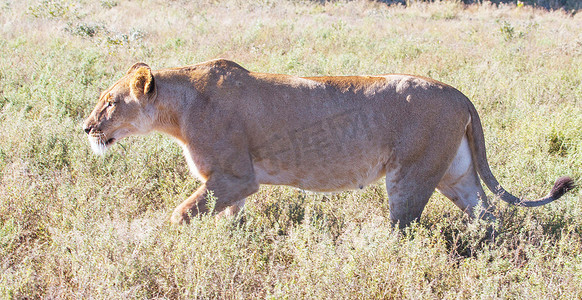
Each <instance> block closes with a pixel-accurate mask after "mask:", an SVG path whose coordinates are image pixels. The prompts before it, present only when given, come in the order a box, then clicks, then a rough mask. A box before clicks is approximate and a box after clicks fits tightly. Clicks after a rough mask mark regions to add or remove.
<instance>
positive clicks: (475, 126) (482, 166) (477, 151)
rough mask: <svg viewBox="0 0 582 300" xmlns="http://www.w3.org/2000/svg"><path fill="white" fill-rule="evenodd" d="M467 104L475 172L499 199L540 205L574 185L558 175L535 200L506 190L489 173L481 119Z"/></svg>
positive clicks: (518, 203)
mask: <svg viewBox="0 0 582 300" xmlns="http://www.w3.org/2000/svg"><path fill="white" fill-rule="evenodd" d="M467 104H468V106H469V111H470V114H471V123H470V124H469V126H468V127H469V128H468V130H467V136H468V139H469V145H470V147H471V154H472V156H473V160H474V161H475V164H476V167H477V172H478V173H479V176H480V177H481V179H482V180H483V182H485V185H487V187H488V188H489V190H491V192H493V193H494V194H496V195H497V196H498V197H499V198H501V200H503V201H505V202H507V203H510V204H513V205H517V206H525V207H535V206H541V205H544V204H547V203H550V202H552V201H554V200H557V199H559V198H560V197H562V195H564V194H565V193H566V192H568V191H569V190H571V189H573V188H574V187H575V185H574V180H572V178H570V177H567V176H566V177H560V178H558V180H556V183H555V184H554V187H553V188H552V190H551V191H550V193H548V195H546V196H545V197H543V198H540V199H536V200H531V201H530V200H526V199H520V198H517V197H515V196H514V195H512V194H510V193H509V192H507V191H506V190H505V189H504V188H503V187H502V186H501V185H500V184H499V182H498V181H497V179H496V178H495V176H493V173H491V169H490V168H489V163H488V162H487V154H486V152H485V138H484V136H483V127H482V126H481V120H480V119H479V115H478V114H477V110H476V109H475V107H474V106H473V104H472V103H471V102H470V101H467Z"/></svg>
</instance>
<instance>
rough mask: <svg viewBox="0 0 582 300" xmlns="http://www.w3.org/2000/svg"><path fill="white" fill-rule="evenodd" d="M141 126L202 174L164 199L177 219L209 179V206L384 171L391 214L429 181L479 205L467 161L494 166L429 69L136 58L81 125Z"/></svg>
mask: <svg viewBox="0 0 582 300" xmlns="http://www.w3.org/2000/svg"><path fill="white" fill-rule="evenodd" d="M111 101H114V104H113V105H112V106H109V103H110V102H111ZM152 130H157V131H161V132H164V133H167V134H169V135H170V136H172V137H174V138H175V139H176V140H177V141H178V142H179V143H180V144H181V145H182V147H183V148H184V154H185V156H186V159H187V161H188V164H189V166H190V168H191V170H192V173H193V174H195V175H196V176H198V177H199V178H200V180H201V181H202V182H203V184H202V186H201V187H200V188H199V189H198V190H197V191H196V192H195V193H194V194H193V195H192V196H190V197H189V198H188V199H186V200H185V201H184V202H183V203H182V204H180V205H179V206H178V207H177V208H176V210H175V211H174V213H173V215H172V221H173V222H176V223H183V222H188V221H189V219H190V218H191V216H195V215H197V214H199V213H205V212H207V211H208V208H207V204H206V201H207V200H206V197H207V195H208V192H209V191H212V192H213V193H214V196H215V197H216V199H217V202H216V206H215V211H216V212H222V211H224V213H225V214H234V213H236V212H237V211H238V209H239V208H241V207H242V206H243V205H244V199H245V198H246V197H247V196H249V195H251V194H253V193H254V192H256V191H257V190H258V188H259V185H260V184H277V185H290V186H294V187H297V188H301V189H306V190H313V191H340V190H345V189H358V188H363V187H364V186H366V185H368V184H370V183H373V182H375V181H377V180H378V179H379V178H381V177H383V176H386V187H387V190H388V195H389V203H390V216H391V218H392V220H393V221H394V222H395V223H399V224H400V226H405V225H407V224H409V223H410V222H412V221H414V220H416V219H418V218H419V217H420V215H421V213H422V210H423V209H424V206H425V205H426V203H427V201H428V199H429V198H430V196H431V194H432V193H433V191H434V190H435V188H438V189H439V190H441V191H442V192H443V194H445V195H446V196H447V197H449V198H451V200H453V201H454V202H455V204H457V205H458V206H459V207H460V208H461V209H463V210H464V211H466V212H467V213H469V214H471V215H473V213H474V212H473V210H474V207H475V206H476V205H477V204H478V203H479V201H481V202H482V203H483V206H484V207H485V209H487V208H489V204H488V202H487V199H486V197H485V195H484V192H483V189H482V188H481V185H480V182H479V176H478V175H477V173H478V172H479V174H481V175H482V176H483V174H485V176H486V178H485V179H486V183H487V185H488V186H489V187H491V185H492V182H493V181H492V180H494V177H493V175H492V174H487V170H489V167H488V164H487V160H486V156H485V150H484V149H485V146H484V140H483V138H482V136H483V134H482V129H481V125H480V122H479V117H478V115H477V113H476V111H475V109H474V107H473V105H472V104H471V102H470V101H469V100H468V99H467V98H466V97H465V96H464V95H463V94H462V93H460V92H459V91H457V90H456V89H454V88H452V87H450V86H448V85H445V84H443V83H440V82H437V81H434V80H432V79H428V78H422V77H415V76H409V75H382V76H349V77H347V76H346V77H305V78H301V77H294V76H287V75H275V74H263V73H254V72H249V71H247V70H245V69H244V68H242V67H241V66H239V65H238V64H236V63H234V62H231V61H227V60H214V61H209V62H205V63H201V64H198V65H193V66H187V67H182V68H174V69H165V70H159V71H155V72H152V71H151V70H150V68H149V67H148V66H147V65H145V64H143V63H139V64H136V65H134V66H133V67H132V68H130V69H129V71H128V73H127V75H126V76H125V77H123V78H122V79H120V80H119V81H118V82H117V83H115V84H114V85H113V86H112V87H111V88H109V89H108V90H106V91H105V92H104V93H103V94H102V96H101V98H100V100H99V102H98V103H97V106H96V107H95V109H94V110H93V112H92V113H91V115H90V116H89V117H88V118H87V120H86V121H85V131H86V132H87V133H88V134H89V139H90V141H91V144H92V146H93V149H94V150H96V152H104V151H105V150H106V149H107V148H108V147H109V146H111V145H112V144H113V143H114V142H115V141H117V140H120V139H121V138H124V137H126V136H129V135H132V134H145V133H148V132H150V131H152ZM489 173H490V171H489ZM490 177H493V179H491V178H490ZM495 182H496V181H495ZM496 185H498V184H496ZM494 191H495V192H496V193H497V194H500V196H501V197H502V199H503V194H504V193H506V192H505V190H503V189H502V188H501V187H500V186H499V187H495V190H494ZM507 195H509V194H507ZM504 200H505V199H504ZM546 200H548V199H546ZM551 200H552V201H553V200H555V199H551ZM528 203H529V202H528ZM516 204H517V203H516ZM480 216H481V217H486V218H492V216H491V215H490V214H489V212H487V211H485V212H484V213H482V214H481V215H480Z"/></svg>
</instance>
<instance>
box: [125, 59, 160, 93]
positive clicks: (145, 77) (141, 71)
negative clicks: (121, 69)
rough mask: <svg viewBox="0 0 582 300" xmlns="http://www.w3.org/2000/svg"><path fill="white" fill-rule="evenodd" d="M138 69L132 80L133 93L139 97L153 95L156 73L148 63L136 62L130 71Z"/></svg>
mask: <svg viewBox="0 0 582 300" xmlns="http://www.w3.org/2000/svg"><path fill="white" fill-rule="evenodd" d="M133 69H137V70H136V71H135V72H134V74H133V77H132V78H131V81H130V88H131V93H132V94H133V95H134V96H135V97H136V98H138V99H140V98H141V97H142V96H144V95H148V96H151V95H153V93H154V91H155V83H154V75H153V74H152V70H151V69H150V67H148V65H146V64H140V63H138V64H135V65H134V66H133V67H131V69H130V71H133Z"/></svg>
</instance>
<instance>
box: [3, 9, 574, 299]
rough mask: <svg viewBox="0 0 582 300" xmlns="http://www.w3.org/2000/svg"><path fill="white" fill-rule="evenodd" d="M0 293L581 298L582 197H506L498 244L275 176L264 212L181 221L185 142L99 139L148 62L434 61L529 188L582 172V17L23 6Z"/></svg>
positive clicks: (10, 22) (419, 68)
mask: <svg viewBox="0 0 582 300" xmlns="http://www.w3.org/2000/svg"><path fill="white" fill-rule="evenodd" d="M0 20H2V27H1V28H0V30H1V33H2V34H1V36H0V46H1V47H2V52H0V128H2V130H0V298H8V299H22V298H98V299H127V298H169V299H175V298H203V299H207V298H228V299H230V298H277V299H278V298H289V299H296V298H344V299H345V298H349V299H353V298H363V299H368V298H413V299H419V298H463V299H464V298H543V299H547V298H568V299H570V298H581V297H582V289H581V288H580V286H582V255H581V254H580V253H581V248H582V240H581V237H580V234H582V205H581V204H582V202H581V200H582V192H581V190H580V189H577V190H574V191H573V192H572V193H570V194H568V195H567V196H565V197H564V199H563V200H560V201H559V202H555V203H552V204H550V205H547V206H544V207H541V208H537V209H521V208H520V209H516V208H513V207H509V206H506V205H504V204H502V203H498V202H497V201H495V202H496V203H497V204H498V209H499V212H498V213H499V214H501V215H502V217H501V218H500V221H499V236H498V238H497V240H496V241H495V242H492V243H487V242H483V237H484V236H485V231H484V229H483V228H484V226H483V224H480V223H479V222H469V221H467V220H466V219H464V216H463V214H462V213H461V212H460V211H459V210H458V209H456V208H455V207H454V206H453V205H452V204H451V203H450V202H449V201H448V200H446V199H445V198H444V197H442V196H441V195H440V194H438V193H435V195H434V196H433V199H432V200H431V202H430V203H429V205H428V207H427V208H426V210H425V214H424V215H423V219H422V220H421V222H420V223H419V224H416V225H414V226H412V227H411V228H409V229H408V230H407V232H405V233H399V232H395V231H392V230H391V229H390V226H389V224H388V220H387V219H388V205H387V202H386V194H385V192H384V190H383V187H382V185H381V184H377V185H373V186H371V187H368V188H367V189H365V190H364V191H362V192H346V193H341V194H337V195H321V194H311V193H304V192H302V191H297V190H294V189H290V188H286V187H263V188H262V189H261V191H260V192H259V193H257V194H256V195H254V196H253V197H251V198H250V199H249V200H248V205H247V209H246V212H245V215H244V220H243V221H239V220H234V221H231V220H218V221H217V220H215V219H214V218H211V217H203V218H201V219H199V220H196V221H195V222H193V224H191V225H190V226H185V227H176V226H171V225H170V224H169V222H168V219H169V216H170V213H171V211H172V210H173V208H174V207H175V206H176V205H177V204H178V203H180V202H181V201H182V200H183V199H184V198H186V197H187V196H188V195H189V194H190V193H192V192H193V190H194V189H195V188H196V187H197V186H198V185H199V183H198V182H196V181H195V180H194V179H192V178H191V177H190V176H189V175H188V170H187V167H186V165H185V163H184V160H183V158H182V154H181V152H180V149H179V148H178V147H177V146H176V145H174V144H173V142H172V141H171V140H170V139H168V138H167V137H164V136H161V135H150V136H148V137H136V138H131V139H128V140H126V141H122V143H121V144H122V145H120V146H115V147H114V149H112V151H111V153H110V154H108V155H107V156H106V157H105V158H100V157H96V156H94V155H92V153H91V152H90V148H89V146H88V145H87V141H86V139H85V137H84V136H83V134H84V133H83V132H82V130H81V129H80V124H81V121H82V119H83V118H84V117H85V116H86V115H87V114H88V113H89V112H90V110H91V108H92V106H93V104H94V103H95V101H96V99H97V96H98V95H99V92H100V91H101V90H102V89H103V88H106V87H107V86H108V85H110V84H111V83H112V82H113V81H114V80H115V79H116V78H119V77H120V76H121V74H123V73H124V71H125V70H126V68H128V67H129V66H130V65H132V64H133V63H134V62H136V61H145V62H147V63H148V64H150V65H151V66H152V67H154V68H163V67H171V66H179V65H184V64H192V63H197V62H201V61H205V60H208V59H212V58H217V57H225V58H229V59H232V60H235V61H237V62H239V63H240V64H242V65H243V66H245V67H246V68H248V69H250V70H255V71H264V72H274V73H288V74H297V75H320V74H328V75H329V74H335V75H343V74H377V73H391V72H396V73H413V74H418V75H424V76H429V77H433V78H435V79H438V80H441V81H444V82H446V83H449V84H451V85H453V86H456V87H458V88H459V89H460V90H461V91H463V92H464V93H465V94H466V95H467V96H469V97H470V98H471V99H472V101H473V102H474V103H475V105H476V106H477V108H478V110H479V112H480V114H481V117H482V120H483V123H484V129H485V136H486V139H487V143H488V150H489V154H490V162H491V164H492V168H493V170H494V172H495V174H496V175H497V177H498V178H499V180H500V181H501V182H502V183H503V184H504V186H505V187H506V188H508V189H509V190H510V191H512V192H514V193H516V194H518V195H522V196H527V197H530V198H534V197H537V196H540V195H542V194H544V193H546V192H547V191H548V190H549V188H550V187H551V184H552V182H553V180H554V179H555V178H557V177H558V176H561V175H571V176H573V177H575V178H577V179H578V181H579V180H580V178H582V172H581V170H582V154H581V153H582V101H581V99H582V50H581V49H582V32H581V31H580V28H582V15H580V14H574V15H572V14H568V13H566V12H564V11H545V10H539V9H534V8H532V7H531V6H527V5H526V6H522V7H516V6H514V5H501V6H499V7H497V6H493V5H490V4H483V5H475V6H462V5H459V4H458V2H437V3H431V4H426V3H413V4H412V5H411V6H410V7H407V8H405V7H403V6H387V5H385V4H382V3H378V2H367V1H354V2H341V1H339V2H330V3H325V4H322V3H321V2H317V1H281V2H279V1H269V0H256V1H237V0H231V1H228V0H227V1H196V2H195V3H191V2H190V1H170V2H168V1H153V0H151V1H150V0H144V1H116V0H101V1H81V2H77V1H70V0H40V1H31V2H25V1H3V2H2V3H0Z"/></svg>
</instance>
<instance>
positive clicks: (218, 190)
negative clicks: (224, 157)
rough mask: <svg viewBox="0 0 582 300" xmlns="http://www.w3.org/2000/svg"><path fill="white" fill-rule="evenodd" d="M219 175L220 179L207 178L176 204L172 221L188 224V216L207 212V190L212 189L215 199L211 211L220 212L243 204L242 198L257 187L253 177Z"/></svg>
mask: <svg viewBox="0 0 582 300" xmlns="http://www.w3.org/2000/svg"><path fill="white" fill-rule="evenodd" d="M221 177H222V178H220V179H209V180H208V181H207V182H206V183H204V184H203V185H202V186H201V187H199V188H198V190H196V192H195V193H194V194H192V196H190V197H188V199H186V200H185V201H184V202H182V203H181V204H180V205H178V207H176V209H175V210H174V213H173V214H172V218H171V221H172V223H175V224H184V223H186V224H188V223H189V222H190V218H192V217H195V216H197V215H199V214H204V213H208V212H209V211H208V194H209V191H212V194H213V196H214V198H215V199H216V204H215V206H214V211H213V213H220V212H222V211H223V210H224V209H225V208H227V207H230V206H233V205H235V206H237V207H238V206H242V205H244V199H245V198H246V197H247V196H249V195H252V194H254V193H255V192H256V191H258V189H259V184H258V183H257V182H256V181H255V179H254V177H253V178H252V179H248V180H242V179H239V178H233V177H231V176H221ZM241 201H242V202H241ZM240 208H242V207H240Z"/></svg>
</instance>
